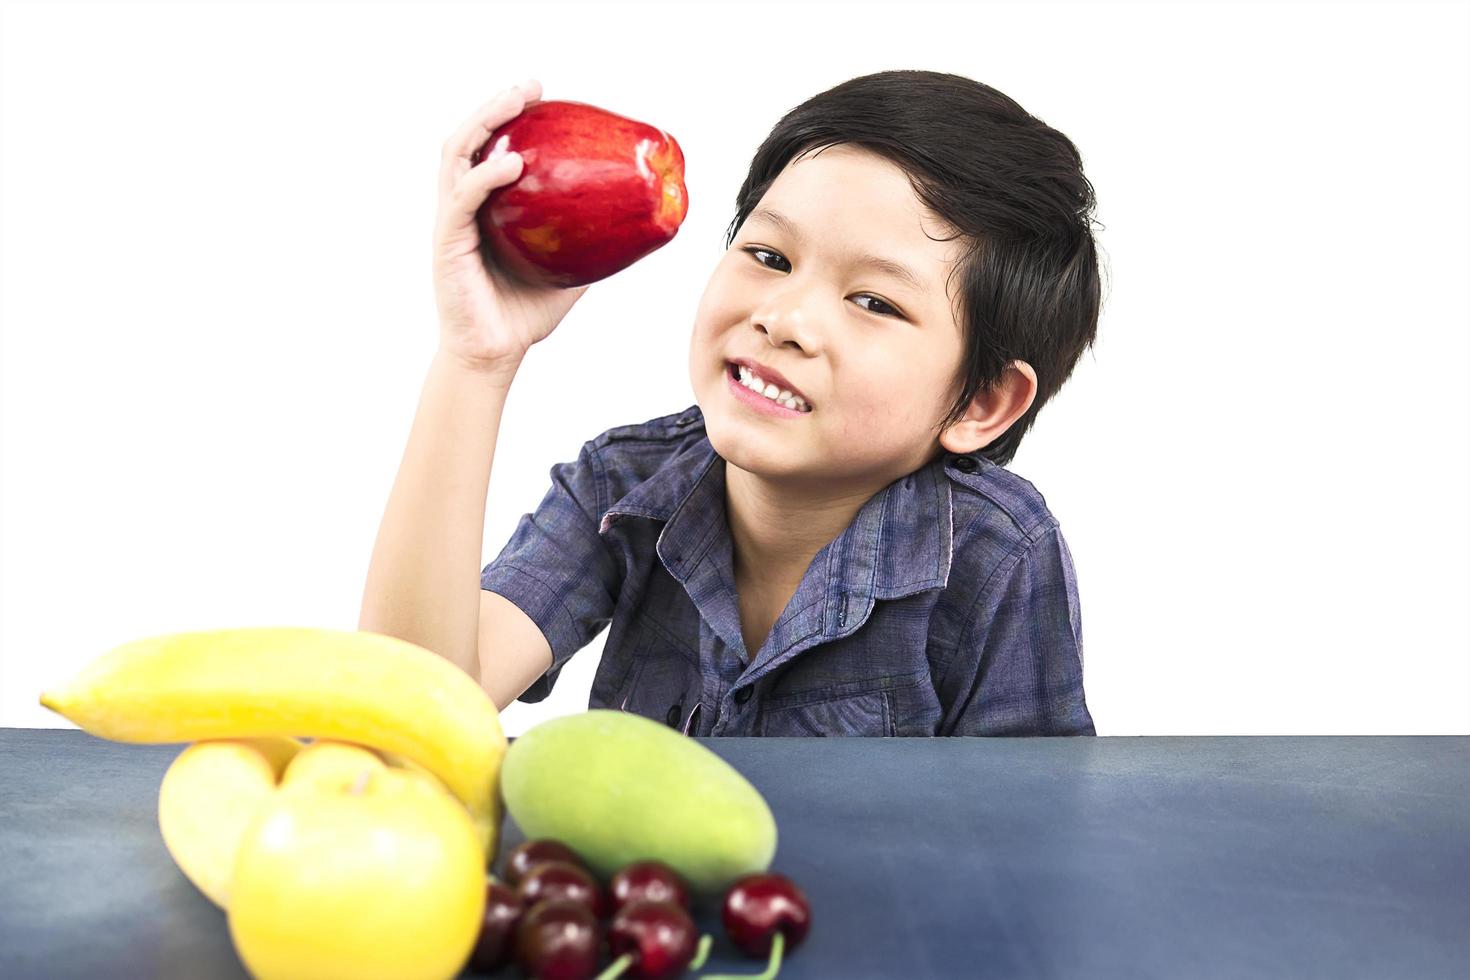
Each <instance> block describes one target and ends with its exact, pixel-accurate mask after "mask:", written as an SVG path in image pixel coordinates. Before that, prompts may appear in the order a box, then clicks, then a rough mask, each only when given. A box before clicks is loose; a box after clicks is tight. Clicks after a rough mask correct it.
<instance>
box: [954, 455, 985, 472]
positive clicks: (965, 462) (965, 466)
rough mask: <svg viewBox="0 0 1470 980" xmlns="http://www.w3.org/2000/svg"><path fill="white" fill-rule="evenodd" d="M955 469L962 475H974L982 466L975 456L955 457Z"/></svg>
mask: <svg viewBox="0 0 1470 980" xmlns="http://www.w3.org/2000/svg"><path fill="white" fill-rule="evenodd" d="M954 468H955V469H957V470H959V471H960V472H961V473H973V472H975V471H976V470H977V469H979V468H980V464H979V463H977V462H975V458H974V457H973V456H957V457H955V461H954Z"/></svg>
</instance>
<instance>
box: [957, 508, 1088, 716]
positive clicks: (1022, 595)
mask: <svg viewBox="0 0 1470 980" xmlns="http://www.w3.org/2000/svg"><path fill="white" fill-rule="evenodd" d="M941 687H942V690H941V697H942V699H943V702H944V703H945V704H946V705H949V706H950V707H949V708H948V710H947V711H946V712H945V717H944V720H943V723H942V725H941V729H940V734H942V735H992V736H994V735H1005V736H1019V735H1032V736H1034V735H1096V734H1097V730H1096V728H1095V727H1094V726H1093V723H1092V716H1091V714H1090V713H1089V712H1088V710H1087V701H1086V696H1085V694H1084V691H1083V687H1082V612H1081V603H1080V602H1079V600H1078V593H1077V575H1076V570H1075V568H1074V567H1073V565H1072V554H1071V551H1070V550H1069V549H1068V548H1067V543H1066V541H1065V540H1064V539H1063V537H1062V533H1061V530H1060V528H1058V527H1056V526H1052V527H1051V528H1050V529H1048V530H1045V531H1043V532H1042V533H1041V534H1040V535H1038V536H1037V537H1036V538H1035V539H1034V540H1031V541H1030V542H1029V544H1023V545H1022V546H1020V547H1019V548H1018V550H1017V552H1013V553H1012V555H1011V556H1009V557H1008V558H1007V559H1006V561H1005V562H1002V563H1001V565H1000V566H999V567H997V568H996V570H995V572H994V574H993V575H992V576H991V579H990V581H989V582H987V583H986V584H985V585H984V586H983V587H982V589H981V592H980V595H979V596H978V597H977V598H976V600H975V609H974V614H973V617H972V619H971V626H970V629H969V631H968V633H967V634H966V639H964V640H963V641H962V643H961V648H960V650H959V651H958V652H957V653H956V655H955V657H954V660H953V661H952V662H951V666H950V669H949V670H948V671H947V672H946V676H945V680H944V681H943V682H942V684H941Z"/></svg>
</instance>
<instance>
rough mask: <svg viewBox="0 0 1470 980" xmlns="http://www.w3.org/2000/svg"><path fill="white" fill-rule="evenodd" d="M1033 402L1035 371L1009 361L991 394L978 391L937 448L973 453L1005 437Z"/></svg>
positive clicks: (944, 433)
mask: <svg viewBox="0 0 1470 980" xmlns="http://www.w3.org/2000/svg"><path fill="white" fill-rule="evenodd" d="M1035 399H1036V371H1035V370H1033V369H1032V367H1031V365H1029V364H1027V363H1026V362H1025V361H1012V362H1011V363H1009V364H1007V365H1006V369H1005V371H1004V372H1002V373H1001V378H1000V382H999V383H998V384H996V386H995V387H994V388H992V389H991V390H990V391H978V392H976V393H975V397H974V398H973V399H971V401H970V407H969V408H968V409H967V410H966V411H965V416H964V418H962V419H960V420H959V421H958V422H956V423H955V424H954V425H952V426H950V427H949V428H948V429H945V430H944V432H943V433H941V434H940V436H939V444H940V445H941V446H943V447H944V448H945V450H946V451H948V452H951V453H973V452H975V451H976V450H977V449H984V448H985V447H986V446H988V445H990V444H991V443H992V442H994V441H995V440H996V439H999V438H1000V437H1001V436H1002V435H1004V434H1005V431H1006V430H1007V429H1009V428H1010V427H1011V423H1013V422H1015V421H1016V419H1018V418H1020V417H1021V416H1022V415H1025V414H1026V410H1027V409H1029V408H1030V407H1031V403H1032V402H1033V401H1035Z"/></svg>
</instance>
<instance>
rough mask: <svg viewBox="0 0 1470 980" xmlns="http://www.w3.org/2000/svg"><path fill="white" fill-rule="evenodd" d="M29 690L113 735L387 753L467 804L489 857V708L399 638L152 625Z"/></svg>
mask: <svg viewBox="0 0 1470 980" xmlns="http://www.w3.org/2000/svg"><path fill="white" fill-rule="evenodd" d="M41 704H42V705H44V706H46V707H47V708H50V709H51V710H52V711H55V712H57V713H58V714H60V715H62V716H64V717H65V718H67V719H69V720H70V721H72V722H74V723H75V724H76V725H77V726H78V727H80V728H81V729H83V730H84V731H86V732H89V733H91V734H92V735H96V736H98V737H99V738H106V739H111V740H113V741H118V742H146V743H156V742H193V741H200V740H206V739H229V738H245V737H259V736H266V735H285V736H293V735H295V736H313V737H317V738H324V739H336V740H342V741H347V742H356V743H359V744H362V745H367V746H372V747H373V748H376V749H379V750H382V751H386V752H393V753H397V754H399V755H401V756H402V757H404V758H406V759H408V760H411V761H412V762H415V763H418V764H419V765H420V766H421V767H422V768H423V769H425V770H427V771H428V772H429V773H431V774H433V775H434V776H435V777H437V778H438V779H439V780H441V781H442V783H443V785H444V786H446V787H447V788H448V790H449V791H450V792H451V793H452V794H453V795H454V796H455V797H456V798H457V799H459V800H460V801H461V802H462V803H463V804H464V805H465V806H466V808H468V810H469V813H470V816H471V818H472V819H473V820H474V823H475V827H476V830H477V832H478V835H479V838H480V841H481V843H482V844H483V845H484V849H485V856H486V862H487V864H488V863H489V862H490V861H493V860H494V857H495V848H496V844H497V839H498V834H499V829H500V819H501V806H502V803H501V799H500V793H499V785H500V765H501V761H502V760H503V758H504V757H505V751H506V746H507V742H506V738H505V733H504V731H503V730H502V729H501V727H500V714H499V712H498V711H497V710H496V709H495V703H494V702H493V701H491V700H490V697H489V695H487V694H486V693H485V692H484V691H483V690H482V689H481V688H480V685H478V684H476V683H475V681H474V680H473V679H472V678H471V677H470V676H469V675H468V674H466V673H465V672H464V671H462V670H460V669H459V668H458V667H456V666H454V664H452V663H450V662H449V661H448V660H445V659H444V658H443V657H440V656H438V655H437V654H435V653H433V652H431V651H429V650H426V649H424V648H423V647H420V646H417V645H416V644H413V643H409V642H407V641H405V640H401V639H398V638H396V637H392V636H386V635H383V634H380V633H372V632H368V631H362V630H359V631H356V632H348V631H340V630H328V629H315V628H310V627H246V628H242V629H223V630H206V631H199V632H191V633H171V634H165V635H162V636H154V637H149V638H146V639H142V640H136V641H133V642H131V643H125V644H123V645H121V646H119V647H115V648H114V649H112V650H110V651H108V652H106V653H104V654H102V655H101V656H99V657H97V658H96V659H95V660H93V661H92V662H91V663H89V664H88V665H87V666H86V667H84V668H83V669H82V670H81V672H80V673H78V674H77V675H76V676H75V677H73V678H72V679H71V680H70V681H67V682H66V683H64V684H62V685H60V686H58V687H55V688H53V689H51V690H49V691H47V692H45V693H44V694H42V695H41Z"/></svg>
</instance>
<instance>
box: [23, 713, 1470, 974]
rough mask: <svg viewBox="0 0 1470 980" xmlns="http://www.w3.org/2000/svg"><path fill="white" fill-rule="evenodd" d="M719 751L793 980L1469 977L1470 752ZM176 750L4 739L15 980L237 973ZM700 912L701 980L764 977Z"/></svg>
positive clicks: (1464, 740)
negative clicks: (180, 852) (770, 894)
mask: <svg viewBox="0 0 1470 980" xmlns="http://www.w3.org/2000/svg"><path fill="white" fill-rule="evenodd" d="M701 741H702V742H704V743H705V744H707V745H709V746H710V747H711V748H712V749H713V750H714V751H715V752H717V753H719V755H721V756H722V757H724V758H725V759H727V760H729V761H730V762H731V763H732V764H733V765H735V766H736V768H738V769H739V770H740V771H741V772H743V773H745V774H746V776H747V777H749V778H750V780H751V781H752V782H753V783H754V784H755V786H756V787H757V788H758V789H759V790H760V791H761V792H762V793H764V794H765V796H766V799H767V800H768V801H770V804H771V808H772V810H773V811H774V812H775V815H776V822H777V826H778V827H779V829H780V842H779V845H778V848H777V851H776V858H775V862H774V864H773V865H772V867H773V869H774V870H777V871H780V872H782V873H784V874H786V875H789V876H790V877H791V878H792V879H794V880H795V881H796V882H797V883H798V884H799V885H801V886H802V887H803V888H804V889H805V891H806V893H807V895H808V897H809V898H810V900H811V904H812V932H811V934H810V936H809V937H808V938H807V941H806V943H805V944H803V945H802V946H801V947H799V948H798V949H797V950H796V952H795V953H794V954H793V955H792V956H791V957H790V958H789V959H788V960H787V961H786V965H785V966H784V967H783V968H782V970H781V977H782V978H787V980H800V978H814V977H821V978H844V980H858V978H865V977H874V978H885V980H919V978H924V977H1086V978H1102V977H1128V978H1142V977H1158V978H1168V980H1177V978H1213V977H1232V978H1234V977H1272V978H1276V977H1289V978H1298V977H1324V978H1325V977H1330V978H1333V980H1345V978H1351V977H1372V978H1407V977H1413V978H1420V980H1428V978H1434V977H1446V978H1449V977H1453V978H1457V980H1460V978H1465V977H1470V737H1447V736H1439V737H1435V736H1428V737H1391V738H1390V737H1362V738H1358V737H1348V738H1338V737H1333V738H1325V737H1324V738H1317V737H1291V738H1075V739H993V738H949V739H858V738H854V739H825V738H811V739H774V738H773V739H757V738H752V739H733V738H732V739H701ZM182 748H183V746H182V745H122V744H118V743H115V742H109V741H105V740H102V739H97V738H93V737H92V736H90V735H87V734H84V733H82V732H80V731H76V730H74V729H64V730H63V729H57V730H46V729H0V759H3V760H4V763H3V765H4V771H3V775H0V977H5V978H7V980H22V978H31V977H44V978H48V980H60V978H65V977H127V978H132V977H179V978H189V980H201V978H225V977H243V976H245V974H244V971H243V969H242V967H241V965H240V962H239V959H238V958H237V957H236V955H235V953H234V949H233V947H232V946H231V944H230V938H229V933H228V931H227V928H226V922H225V917H224V913H223V912H221V911H220V910H219V909H217V908H215V907H214V906H213V905H211V904H210V903H209V901H208V900H207V899H205V898H204V897H203V896H202V895H201V894H199V893H198V892H197V891H196V890H195V889H194V886H193V885H191V884H190V883H189V881H188V880H187V879H186V878H184V876H183V875H182V874H181V873H180V872H179V871H178V869H177V868H176V867H175V866H174V864H173V862H172V860H171V859H170V858H169V856H168V853H167V851H165V850H164V847H163V842H162V840H161V839H160V837H159V834H158V827H157V823H156V801H157V793H158V784H159V781H160V780H161V779H162V778H163V773H164V770H165V769H167V768H168V764H169V763H170V762H171V761H172V760H173V758H174V756H175V755H177V753H178V752H179V751H180V750H181V749H182ZM522 839H523V837H522V835H521V834H520V831H519V829H518V828H516V827H515V825H514V823H513V822H511V821H509V819H507V824H506V828H505V835H504V841H503V843H502V846H501V851H500V854H501V858H502V859H503V857H504V855H505V853H506V852H507V851H508V850H509V849H510V848H511V847H513V846H514V845H515V844H516V843H518V842H519V841H521V840H522ZM496 870H497V872H498V871H499V870H500V869H499V867H497V868H496ZM696 911H697V913H698V914H697V916H696V918H697V920H698V921H699V924H700V926H701V927H702V929H703V930H704V931H706V932H711V933H713V934H715V936H716V942H715V945H714V948H713V952H712V954H711V956H710V960H709V962H708V963H707V964H706V965H705V967H704V968H703V969H702V970H700V971H698V973H691V974H689V976H690V977H695V976H698V975H699V974H703V973H711V972H738V973H750V974H754V973H757V972H759V969H760V964H757V963H756V962H755V961H753V960H746V959H744V958H742V957H740V956H739V955H738V954H736V953H735V951H734V949H733V947H732V946H731V945H730V944H729V942H728V940H726V939H725V937H724V935H723V933H721V932H719V916H718V910H717V909H716V908H713V907H701V908H699V909H697V910H696ZM498 975H499V976H504V977H514V976H518V975H519V974H518V973H517V971H516V970H515V969H514V967H511V968H508V969H506V970H504V971H502V972H501V974H498Z"/></svg>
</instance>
